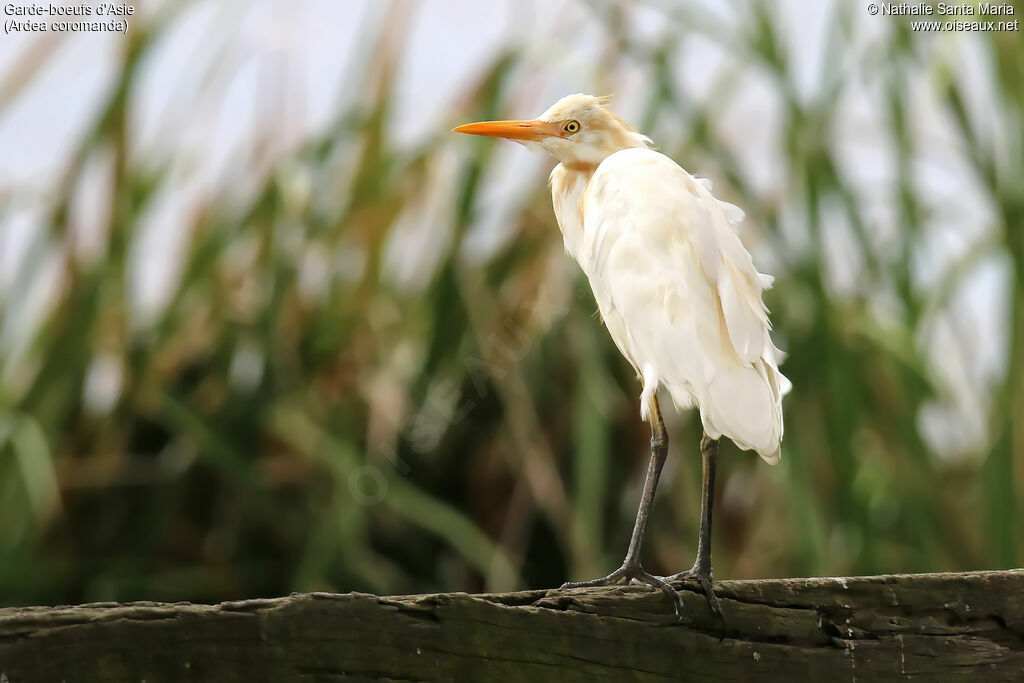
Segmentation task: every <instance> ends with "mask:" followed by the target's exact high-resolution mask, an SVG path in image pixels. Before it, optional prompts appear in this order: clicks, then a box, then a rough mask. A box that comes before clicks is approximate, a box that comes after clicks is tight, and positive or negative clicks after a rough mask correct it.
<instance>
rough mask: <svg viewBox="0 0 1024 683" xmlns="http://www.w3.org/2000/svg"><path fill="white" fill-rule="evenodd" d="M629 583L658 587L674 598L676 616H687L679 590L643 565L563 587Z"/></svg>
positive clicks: (591, 586) (574, 582) (626, 567)
mask: <svg viewBox="0 0 1024 683" xmlns="http://www.w3.org/2000/svg"><path fill="white" fill-rule="evenodd" d="M627 583H643V584H647V585H648V586H651V587H653V588H657V589H658V590H660V591H661V592H662V593H664V594H665V595H666V596H668V598H669V599H670V600H672V605H673V608H674V609H675V612H676V616H677V617H679V619H680V620H682V619H684V618H685V610H684V608H683V599H682V598H681V597H680V595H679V592H678V591H676V589H674V588H672V586H670V585H669V584H668V582H667V581H665V580H664V579H662V578H661V577H658V576H654V575H653V574H648V573H647V572H646V571H644V569H643V568H642V567H632V566H627V565H623V566H621V567H619V568H618V569H616V570H615V571H613V572H612V573H611V574H609V575H608V576H605V577H602V578H600V579H593V580H591V581H570V582H568V583H564V584H562V588H563V589H565V588H594V587H599V586H617V585H623V584H627Z"/></svg>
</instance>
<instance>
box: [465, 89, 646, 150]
mask: <svg viewBox="0 0 1024 683" xmlns="http://www.w3.org/2000/svg"><path fill="white" fill-rule="evenodd" d="M606 101H607V98H604V97H594V96H593V95H579V94H578V95H569V96H567V97H563V98H562V99H560V100H558V101H557V102H555V103H554V104H553V105H551V107H550V108H549V109H548V110H547V111H546V112H544V113H543V114H541V115H540V116H539V117H537V118H536V119H533V120H532V121H529V120H528V121H483V122H480V123H467V124H466V125H464V126H459V127H458V128H455V129H453V130H454V132H456V133H467V134H469V135H488V136H491V137H498V138H507V139H509V140H515V141H516V142H519V143H522V144H524V145H526V146H527V147H533V146H538V147H540V148H542V149H544V150H545V151H547V152H549V153H550V154H552V155H554V156H555V157H556V158H557V159H558V160H559V161H561V162H562V163H563V164H565V165H567V166H596V165H597V164H600V163H601V162H602V161H604V159H605V157H607V156H608V155H610V154H613V153H615V152H617V151H619V150H620V149H626V148H627V147H647V146H648V145H649V144H650V142H651V140H650V138H648V137H647V136H645V135H642V134H641V133H638V132H637V131H636V130H634V129H633V128H632V127H630V126H629V124H627V123H626V122H624V121H623V120H622V119H620V118H619V117H618V116H616V115H615V114H613V113H612V112H610V111H608V109H607V108H605V102H606Z"/></svg>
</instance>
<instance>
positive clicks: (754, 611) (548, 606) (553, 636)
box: [0, 570, 1024, 683]
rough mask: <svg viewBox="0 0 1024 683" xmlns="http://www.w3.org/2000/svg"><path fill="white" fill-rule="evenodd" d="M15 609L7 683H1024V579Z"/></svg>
mask: <svg viewBox="0 0 1024 683" xmlns="http://www.w3.org/2000/svg"><path fill="white" fill-rule="evenodd" d="M715 588H716V591H717V593H718V595H719V596H720V598H721V600H722V608H723V610H724V612H725V616H726V619H727V622H728V623H727V626H726V628H725V630H724V638H723V637H722V635H723V633H722V631H721V628H720V625H719V623H718V622H717V621H716V620H715V619H714V618H713V616H712V615H711V614H710V612H709V610H708V608H707V605H706V604H705V602H704V598H703V596H702V595H701V594H700V593H699V592H696V589H695V588H694V587H684V602H685V605H686V609H687V613H688V615H689V617H690V619H691V620H690V621H689V622H688V623H682V622H680V621H679V620H678V619H677V618H676V617H675V615H674V614H673V611H672V606H671V604H669V601H668V600H667V599H666V598H665V596H664V595H663V594H661V593H659V592H657V591H654V590H651V589H649V588H647V587H639V586H630V587H615V588H606V589H578V590H571V591H559V590H549V591H542V590H541V591H523V592H519V593H507V594H495V595H467V594H463V593H442V594H435V595H413V596H398V597H378V596H375V595H365V594H359V593H348V594H342V595H335V594H325V593H312V594H296V595H292V596H289V597H285V598H275V599H258V600H244V601H240V602H225V603H221V604H219V605H193V604H187V603H178V604H161V603H130V604H117V603H100V604H91V605H80V606H73V607H26V608H6V609H2V610H0V683H29V682H36V681H55V682H57V681H66V682H67V683H73V682H77V681H104V682H112V681H132V682H134V683H138V682H140V681H145V682H146V683H162V682H163V681H173V682H175V683H179V682H182V681H217V682H219V683H232V682H235V681H239V682H241V681H245V682H250V681H309V682H317V681H341V680H344V681H395V680H398V681H529V682H530V683H537V682H539V681H548V680H554V681H559V682H560V683H566V682H568V681H600V680H608V681H623V680H635V681H670V680H679V679H692V680H716V681H798V683H802V682H804V681H818V680H829V681H865V682H867V681H895V680H910V679H916V680H921V681H959V680H984V681H1021V680H1024V570H1011V571H996V572H973V573H967V574H917V575H892V576H876V577H863V578H834V579H830V578H817V579H781V580H765V581H722V582H719V583H716V584H715Z"/></svg>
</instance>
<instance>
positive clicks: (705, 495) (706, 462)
mask: <svg viewBox="0 0 1024 683" xmlns="http://www.w3.org/2000/svg"><path fill="white" fill-rule="evenodd" d="M700 454H701V473H702V476H701V479H702V480H703V490H702V491H701V495H700V504H701V507H700V536H699V537H698V539H697V559H696V560H695V561H694V563H693V567H691V568H690V569H687V570H686V571H685V572H679V573H678V574H673V575H672V576H664V577H660V578H662V579H663V580H665V581H679V580H683V579H696V580H697V582H698V583H699V584H700V586H701V588H703V589H704V595H706V596H707V599H708V606H709V607H710V608H711V611H712V612H714V614H715V615H716V616H718V618H719V619H722V620H723V621H724V620H725V618H724V616H723V615H722V607H721V605H719V604H718V598H717V597H716V596H715V592H714V591H713V590H712V589H711V509H712V507H714V501H715V462H716V460H717V458H718V440H717V439H712V438H711V437H709V436H708V435H707V434H704V437H703V438H702V439H701V440H700Z"/></svg>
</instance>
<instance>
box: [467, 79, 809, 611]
mask: <svg viewBox="0 0 1024 683" xmlns="http://www.w3.org/2000/svg"><path fill="white" fill-rule="evenodd" d="M454 130H455V132H457V133H468V134H471V135H487V136H493V137H501V138H507V139H510V140H514V141H516V142H519V143H522V144H524V145H526V146H527V147H536V148H540V149H543V150H545V151H547V152H549V153H550V154H552V155H554V156H555V158H557V159H558V161H559V162H560V163H559V164H558V165H556V166H555V168H554V170H553V171H552V172H551V178H550V182H551V199H552V202H553V203H554V209H555V218H556V219H557V221H558V227H559V228H560V229H561V231H562V237H563V239H564V242H565V248H566V250H567V251H568V252H569V253H570V254H571V255H572V256H573V258H575V259H576V261H577V262H578V263H579V265H580V268H582V269H583V272H584V273H585V274H586V276H587V279H588V280H589V281H590V286H591V289H593V291H594V297H595V298H596V299H597V305H598V309H599V310H600V312H601V317H602V319H603V320H604V324H605V325H606V326H607V328H608V332H609V333H610V334H611V336H612V339H613V340H614V341H615V345H616V346H618V347H619V351H621V352H622V355H623V356H625V357H626V359H627V360H628V361H629V362H630V363H631V364H632V365H633V367H634V368H635V369H636V372H637V376H638V378H639V379H640V381H641V382H642V390H641V392H640V415H641V418H642V419H643V420H646V421H649V422H650V424H651V458H650V464H649V465H648V469H647V477H646V480H645V482H644V489H643V494H642V496H641V499H640V506H639V509H638V510H637V516H636V524H635V526H634V527H633V535H632V538H631V539H630V542H629V548H628V550H627V552H626V559H625V561H624V562H623V563H622V566H621V567H620V568H619V569H617V570H615V571H614V572H612V573H611V574H609V575H608V576H606V577H604V578H601V579H595V580H593V581H582V582H578V583H567V584H565V586H563V587H564V588H577V587H584V586H604V585H610V584H620V583H627V582H631V581H632V582H639V583H646V584H649V585H651V586H654V587H656V588H659V589H661V590H662V591H664V592H665V593H666V594H667V595H669V596H670V597H671V598H672V599H673V601H674V604H675V607H676V612H677V613H678V614H680V615H682V602H681V600H680V598H679V594H678V593H677V592H676V591H675V589H673V588H672V586H671V585H670V583H669V582H672V581H679V580H684V579H693V580H696V581H697V582H698V583H699V584H700V586H701V588H702V589H703V591H704V594H705V595H706V596H707V600H708V604H709V606H710V607H711V609H712V611H713V612H714V613H715V614H716V615H717V616H718V617H720V618H721V616H722V612H721V607H720V606H719V604H718V599H717V598H716V597H715V594H714V591H713V590H712V587H711V509H712V501H713V498H714V490H715V460H716V458H717V455H718V439H720V438H721V437H723V436H726V437H729V438H730V439H732V441H733V442H734V443H735V444H736V445H737V446H739V447H740V448H741V449H743V450H754V451H756V452H757V453H758V455H760V456H761V457H762V458H763V459H764V460H765V461H766V462H768V463H770V464H775V463H777V462H778V461H779V444H780V442H781V440H782V396H783V395H784V394H785V393H786V392H787V391H788V390H789V388H790V383H789V381H788V380H787V379H786V378H785V377H784V376H783V375H782V373H780V372H779V369H778V363H779V361H780V360H781V357H782V353H781V352H780V351H779V350H778V349H777V348H776V347H775V345H774V344H773V343H772V341H771V338H770V337H769V332H770V330H771V324H770V323H769V322H768V309H767V308H766V307H765V305H764V303H763V302H762V300H761V292H762V290H764V289H766V288H768V287H769V286H771V283H772V279H773V278H771V277H770V276H768V275H763V274H761V273H759V272H757V270H756V269H755V268H754V264H753V262H752V260H751V258H750V254H749V253H748V252H747V250H746V249H745V248H744V247H743V244H742V243H741V242H740V239H739V237H738V236H737V235H736V232H735V227H734V226H735V225H736V224H737V223H739V222H740V221H741V220H742V219H743V211H741V210H740V209H739V208H738V207H736V206H733V205H732V204H727V203H726V202H723V201H720V200H718V199H716V198H715V196H714V195H713V194H711V183H710V182H708V181H707V180H703V179H698V178H694V177H693V176H691V175H690V174H689V173H687V172H686V171H684V170H683V169H682V168H681V167H680V166H679V165H678V164H676V163H675V162H674V161H672V160H671V159H670V158H668V157H667V156H665V155H664V154H661V153H659V152H657V151H655V150H654V149H652V148H651V147H650V145H651V140H650V139H649V138H648V137H646V136H645V135H642V134H640V133H638V132H637V131H636V130H634V129H633V128H631V127H630V126H628V125H627V124H626V123H624V122H623V121H622V119H620V118H619V117H618V116H616V115H615V114H613V113H612V112H610V111H609V110H608V109H607V108H606V107H605V98H597V97H593V96H590V95H582V94H578V95H569V96H568V97H565V98H563V99H561V100H559V101H558V102H556V103H555V104H554V105H553V106H552V107H551V108H550V109H548V110H547V111H546V112H544V113H543V114H541V115H540V117H539V118H537V119H534V120H531V121H485V122H482V123H470V124H467V125H464V126H459V127H458V128H455V129H454ZM662 388H663V389H665V390H666V391H667V392H668V394H669V396H670V397H671V398H672V402H673V403H674V404H675V406H676V408H677V409H679V410H682V409H686V408H691V407H694V406H696V407H697V408H698V410H699V411H700V418H701V422H702V424H703V428H704V436H703V438H702V439H701V443H700V451H701V456H702V458H701V460H702V468H701V469H702V475H703V476H702V480H703V492H702V495H701V514H700V533H699V537H698V541H697V559H696V561H695V562H694V564H693V567H692V568H691V569H688V570H686V571H683V572H680V573H678V574H674V575H672V576H654V575H652V574H649V573H648V572H646V571H645V570H644V568H643V566H642V564H641V562H640V547H641V543H642V541H643V535H644V529H645V527H646V525H647V517H648V513H649V512H650V508H651V502H652V501H653V500H654V492H655V489H656V487H657V485H658V478H659V477H660V475H661V469H662V466H663V465H664V463H665V458H666V455H667V453H668V433H667V431H666V429H665V424H664V422H663V421H662V417H661V410H660V408H659V406H658V390H659V389H662Z"/></svg>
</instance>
